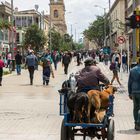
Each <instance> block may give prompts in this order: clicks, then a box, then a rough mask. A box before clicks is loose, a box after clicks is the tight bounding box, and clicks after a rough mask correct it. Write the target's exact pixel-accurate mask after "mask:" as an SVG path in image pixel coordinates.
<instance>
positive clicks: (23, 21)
mask: <svg viewBox="0 0 140 140" xmlns="http://www.w3.org/2000/svg"><path fill="white" fill-rule="evenodd" d="M26 19H27V18H26V17H22V26H23V27H27V22H26Z"/></svg>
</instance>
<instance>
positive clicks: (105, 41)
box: [94, 5, 106, 46]
mask: <svg viewBox="0 0 140 140" xmlns="http://www.w3.org/2000/svg"><path fill="white" fill-rule="evenodd" d="M94 7H99V8H101V9H103V10H104V46H106V8H104V7H101V6H99V5H94Z"/></svg>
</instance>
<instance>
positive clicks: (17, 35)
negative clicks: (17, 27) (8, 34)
mask: <svg viewBox="0 0 140 140" xmlns="http://www.w3.org/2000/svg"><path fill="white" fill-rule="evenodd" d="M16 42H17V43H19V33H17V34H16Z"/></svg>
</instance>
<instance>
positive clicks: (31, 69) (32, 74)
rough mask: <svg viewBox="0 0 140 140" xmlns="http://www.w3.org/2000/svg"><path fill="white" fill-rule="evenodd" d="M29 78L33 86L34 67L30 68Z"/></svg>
mask: <svg viewBox="0 0 140 140" xmlns="http://www.w3.org/2000/svg"><path fill="white" fill-rule="evenodd" d="M28 71H29V76H30V84H33V78H34V71H35V67H34V66H28Z"/></svg>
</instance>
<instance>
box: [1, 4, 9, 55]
mask: <svg viewBox="0 0 140 140" xmlns="http://www.w3.org/2000/svg"><path fill="white" fill-rule="evenodd" d="M10 17H11V6H10V4H9V3H7V2H5V3H2V4H1V5H0V21H1V22H5V21H7V22H10ZM10 37H11V31H10V30H9V29H6V28H2V29H0V53H5V52H6V53H7V52H9V51H10Z"/></svg>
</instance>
